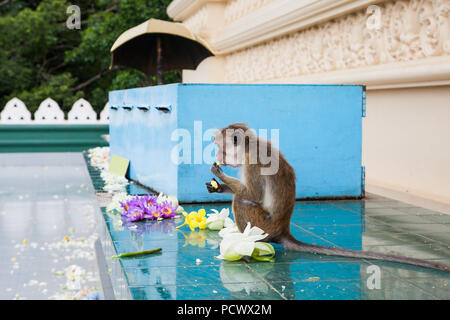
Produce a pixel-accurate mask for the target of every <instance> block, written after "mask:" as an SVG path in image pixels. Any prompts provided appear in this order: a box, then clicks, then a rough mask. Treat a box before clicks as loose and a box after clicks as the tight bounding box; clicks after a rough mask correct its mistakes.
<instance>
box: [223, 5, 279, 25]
mask: <svg viewBox="0 0 450 320" xmlns="http://www.w3.org/2000/svg"><path fill="white" fill-rule="evenodd" d="M272 1H274V0H232V1H229V3H228V4H227V6H226V8H225V13H224V15H225V24H229V23H231V22H233V21H234V20H237V19H239V18H241V17H243V16H245V15H247V14H249V13H250V12H252V11H255V10H257V9H259V8H261V7H262V6H265V5H266V4H268V3H269V2H272Z"/></svg>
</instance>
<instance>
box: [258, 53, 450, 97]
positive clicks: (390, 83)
mask: <svg viewBox="0 0 450 320" xmlns="http://www.w3.org/2000/svg"><path fill="white" fill-rule="evenodd" d="M256 83H293V84H312V83H314V84H365V85H366V86H367V89H368V90H379V89H394V88H409V87H423V86H426V87H430V86H443V85H450V56H444V57H431V58H427V59H423V60H415V61H414V60H413V61H406V62H397V63H390V64H383V65H375V66H368V67H361V68H356V69H350V70H338V71H331V72H323V73H317V74H311V75H304V76H298V77H286V78H279V79H271V80H262V81H256Z"/></svg>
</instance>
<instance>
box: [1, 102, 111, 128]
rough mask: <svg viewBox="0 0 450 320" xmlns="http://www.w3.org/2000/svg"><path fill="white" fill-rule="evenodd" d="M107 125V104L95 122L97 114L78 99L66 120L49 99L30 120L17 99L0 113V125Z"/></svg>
mask: <svg viewBox="0 0 450 320" xmlns="http://www.w3.org/2000/svg"><path fill="white" fill-rule="evenodd" d="M108 123H109V103H106V105H105V107H104V108H103V110H102V111H101V113H100V120H97V113H96V112H95V111H94V109H93V108H92V105H91V104H90V103H89V101H87V100H85V99H79V100H78V101H76V102H75V103H74V104H73V106H72V108H71V110H70V111H69V113H68V120H65V119H64V112H63V111H62V110H61V108H60V107H59V105H58V103H57V102H56V101H54V100H53V99H51V98H47V99H45V100H44V101H42V102H41V104H40V105H39V108H38V110H37V111H36V112H35V114H34V120H33V119H32V118H31V112H30V111H29V110H28V108H27V106H26V105H25V103H23V102H22V101H21V100H20V99H18V98H13V99H11V100H10V101H8V102H7V103H6V105H5V107H4V108H3V110H2V111H1V112H0V124H108Z"/></svg>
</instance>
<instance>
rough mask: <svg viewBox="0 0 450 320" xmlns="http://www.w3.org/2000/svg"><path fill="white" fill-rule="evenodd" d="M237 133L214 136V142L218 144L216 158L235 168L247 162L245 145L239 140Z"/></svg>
mask: <svg viewBox="0 0 450 320" xmlns="http://www.w3.org/2000/svg"><path fill="white" fill-rule="evenodd" d="M239 140H240V139H239V135H237V134H225V135H224V134H218V135H216V137H215V138H214V143H215V144H216V145H217V147H218V149H217V153H216V159H217V161H219V162H220V163H221V164H223V165H225V166H227V165H229V166H231V167H233V168H236V167H239V166H241V165H242V164H244V163H245V160H244V158H245V147H244V146H243V144H242V143H240V141H239Z"/></svg>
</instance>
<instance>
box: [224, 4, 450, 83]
mask: <svg viewBox="0 0 450 320" xmlns="http://www.w3.org/2000/svg"><path fill="white" fill-rule="evenodd" d="M236 2H239V0H237V1H236ZM378 7H379V8H380V13H381V15H380V20H379V21H380V25H379V27H378V28H368V26H367V23H368V19H369V18H370V15H369V14H367V13H366V10H362V11H359V12H356V13H353V14H350V15H347V16H345V17H342V18H338V19H335V20H331V21H328V22H326V23H323V24H321V25H318V26H314V27H311V28H309V29H306V30H302V31H299V32H295V33H292V34H288V35H286V36H283V37H280V38H277V39H274V40H271V41H268V42H266V43H262V44H259V45H256V46H253V47H250V48H247V49H244V50H241V51H238V52H235V53H232V54H230V55H227V56H226V62H225V80H226V81H227V82H254V81H262V80H269V79H277V78H286V77H294V76H300V75H308V74H314V73H320V72H327V71H334V70H344V69H353V68H358V67H363V66H370V65H377V64H385V63H392V62H403V61H410V60H418V59H422V58H426V57H431V56H439V55H449V54H450V22H449V12H450V1H448V0H410V1H408V0H399V1H390V2H384V3H382V4H380V5H378Z"/></svg>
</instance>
